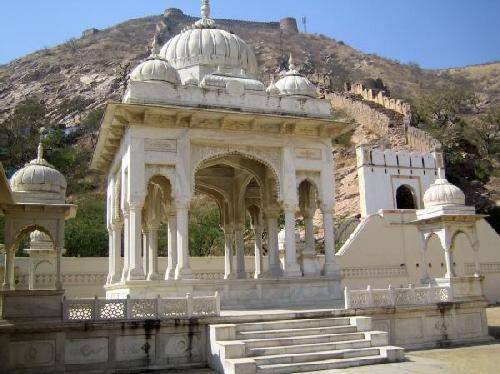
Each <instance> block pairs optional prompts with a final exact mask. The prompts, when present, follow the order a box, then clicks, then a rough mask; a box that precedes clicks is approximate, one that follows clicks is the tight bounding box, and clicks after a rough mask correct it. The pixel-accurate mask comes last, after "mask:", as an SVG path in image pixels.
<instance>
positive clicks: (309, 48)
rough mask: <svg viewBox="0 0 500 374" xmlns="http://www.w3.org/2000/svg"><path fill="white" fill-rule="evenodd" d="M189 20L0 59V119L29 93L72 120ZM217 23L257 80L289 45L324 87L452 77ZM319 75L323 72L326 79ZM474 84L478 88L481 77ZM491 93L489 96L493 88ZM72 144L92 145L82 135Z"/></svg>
mask: <svg viewBox="0 0 500 374" xmlns="http://www.w3.org/2000/svg"><path fill="white" fill-rule="evenodd" d="M195 20H196V18H195V17H190V16H188V15H185V14H184V13H183V12H182V11H181V10H179V9H167V10H166V11H165V12H164V14H162V15H157V16H152V17H146V18H140V19H134V20H130V21H127V22H124V23H121V24H119V25H116V26H113V27H110V28H108V29H105V30H97V29H89V30H86V31H85V32H84V33H83V35H82V37H81V38H78V39H72V40H69V41H67V42H66V43H64V44H62V45H59V46H56V47H54V48H50V49H44V50H40V51H38V52H35V53H33V54H30V55H28V56H25V57H22V58H19V59H17V60H14V61H12V62H11V63H9V64H7V65H4V66H2V67H0V126H1V123H2V121H3V120H5V119H6V118H7V117H8V116H9V115H10V114H11V113H12V111H13V110H14V108H15V107H16V105H18V104H19V103H20V102H22V101H23V100H25V99H26V98H29V97H36V98H38V99H39V100H41V101H43V103H44V105H45V106H46V107H47V108H48V117H49V118H48V119H49V120H50V121H52V122H53V123H61V124H63V125H65V126H66V127H71V126H75V125H78V124H79V123H80V122H81V121H82V119H83V118H85V116H86V114H87V113H88V112H89V111H91V110H92V109H95V108H97V107H102V106H103V105H104V104H105V103H106V102H107V101H109V100H114V101H118V100H120V99H121V96H122V95H123V92H124V89H125V86H126V82H127V78H128V75H129V73H130V71H131V69H132V68H133V67H135V66H136V65H137V64H139V63H140V61H141V60H143V59H144V58H146V57H147V56H148V55H149V45H150V44H151V40H152V38H153V35H155V33H156V32H157V31H158V30H160V31H161V33H160V35H159V37H160V42H161V43H164V42H166V41H167V40H168V39H169V38H171V37H172V36H174V35H175V34H177V33H178V32H179V31H180V30H181V29H182V28H183V27H185V26H187V25H189V24H191V23H193V22H194V21H195ZM217 23H218V24H219V25H220V26H221V27H222V28H224V29H227V30H229V31H232V32H234V33H236V34H238V35H239V36H240V37H241V38H242V39H244V40H245V41H247V42H248V43H249V44H250V45H251V46H252V47H253V48H254V50H255V53H256V56H257V60H258V63H259V67H260V75H261V76H260V79H261V80H263V81H264V82H268V81H269V80H270V78H271V75H276V74H278V72H279V71H280V70H282V69H284V68H286V67H287V55H288V54H289V53H292V54H293V56H294V59H295V60H296V63H297V65H298V66H301V72H302V73H304V74H306V75H307V76H308V77H309V78H310V80H312V81H313V82H316V83H319V85H320V86H321V87H322V88H324V89H326V90H332V89H335V88H338V87H341V86H342V84H341V83H342V82H343V81H345V80H351V81H353V80H356V79H360V78H364V77H380V78H382V79H383V80H384V83H385V84H387V85H388V86H389V87H390V88H391V91H392V94H393V96H395V97H404V98H411V97H415V96H416V95H418V94H419V93H421V92H424V91H425V90H428V89H429V88H432V87H434V88H436V87H447V86H449V85H450V84H453V82H451V83H450V75H449V74H444V73H443V71H439V72H435V71H426V70H422V69H415V67H412V66H407V65H401V64H398V63H395V62H393V61H389V60H385V59H383V58H380V57H378V56H375V55H367V54H363V53H361V52H359V51H356V50H354V49H353V48H351V47H349V46H347V45H345V44H344V43H342V42H337V41H335V40H334V39H330V38H327V37H325V36H322V35H311V34H303V33H298V32H296V30H291V29H290V28H286V27H285V28H283V27H281V28H280V22H268V23H265V22H247V21H238V20H217ZM476 70H477V69H476ZM476 70H475V71H474V74H472V73H468V71H467V70H463V71H460V70H458V69H455V70H454V71H453V74H452V76H455V77H456V76H460V81H461V82H462V81H463V80H464V79H465V80H469V82H472V84H474V82H475V81H474V79H476V77H480V78H481V81H484V79H486V77H485V74H486V75H487V74H489V73H488V72H490V73H491V72H493V73H495V72H496V71H497V70H496V69H494V68H491V67H489V68H488V69H487V72H485V73H482V74H479V73H478V72H477V71H476ZM318 77H323V78H322V79H321V80H319V79H318ZM325 77H328V79H327V80H326V81H325V79H324V78H325ZM493 78H495V77H493ZM493 78H492V79H493ZM477 87H479V89H485V87H484V85H483V86H481V85H478V86H477ZM492 92H493V93H495V92H496V91H494V90H493V91H491V90H489V91H488V90H485V92H484V95H486V96H487V97H490V99H491V98H492V97H493V96H491V95H492ZM491 100H493V101H494V100H496V96H494V97H493V99H491ZM335 105H337V104H335ZM340 109H345V108H340ZM394 120H395V121H398V120H399V117H398V116H395V119H394ZM366 122H367V123H368V122H369V120H367V121H366ZM367 123H364V124H363V123H362V124H361V125H360V126H359V128H358V129H357V130H356V132H355V133H354V135H353V136H352V144H350V145H348V146H339V147H337V149H336V151H335V160H336V164H337V171H336V176H337V200H338V203H337V214H339V215H342V216H345V215H355V214H357V211H358V193H357V180H356V178H357V177H356V168H355V156H354V145H355V144H359V143H360V142H363V143H366V142H373V143H375V142H379V141H380V136H379V135H377V134H375V133H374V132H373V131H371V129H370V128H369V126H367ZM89 131H90V130H89ZM87 135H88V134H87ZM383 141H385V142H386V143H387V141H386V140H383ZM79 144H80V146H82V147H89V148H90V147H92V142H89V141H82V142H80V143H79ZM387 145H391V146H401V145H402V138H401V137H400V136H395V137H394V138H391V139H389V144H387Z"/></svg>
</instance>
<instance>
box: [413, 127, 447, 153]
mask: <svg viewBox="0 0 500 374" xmlns="http://www.w3.org/2000/svg"><path fill="white" fill-rule="evenodd" d="M406 140H407V142H408V145H409V146H410V147H411V148H412V149H414V150H416V151H420V152H432V151H435V150H440V149H441V147H442V145H441V143H440V142H439V141H438V140H437V139H435V138H434V137H432V136H431V135H429V133H428V132H426V131H424V130H421V129H419V128H417V127H413V126H408V128H407V129H406Z"/></svg>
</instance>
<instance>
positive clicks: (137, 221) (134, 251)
mask: <svg viewBox="0 0 500 374" xmlns="http://www.w3.org/2000/svg"><path fill="white" fill-rule="evenodd" d="M129 210H130V212H129V213H130V218H129V226H130V240H129V269H128V276H127V280H136V279H144V277H145V274H144V269H143V267H142V263H141V249H142V243H141V242H142V204H140V203H130V208H129Z"/></svg>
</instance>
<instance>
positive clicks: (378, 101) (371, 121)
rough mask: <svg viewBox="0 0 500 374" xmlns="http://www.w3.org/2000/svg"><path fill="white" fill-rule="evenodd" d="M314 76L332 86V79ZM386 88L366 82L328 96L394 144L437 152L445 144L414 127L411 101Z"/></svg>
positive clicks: (394, 145) (347, 86)
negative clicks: (392, 93)
mask: <svg viewBox="0 0 500 374" xmlns="http://www.w3.org/2000/svg"><path fill="white" fill-rule="evenodd" d="M311 79H312V80H313V81H314V82H316V83H317V84H319V85H321V86H323V87H330V86H331V78H330V77H329V76H325V75H321V74H313V76H312V77H311ZM380 85H382V88H369V87H365V86H364V85H363V84H362V83H359V82H358V83H354V84H352V85H351V84H346V85H345V90H344V92H342V93H338V92H331V93H326V94H325V96H326V98H327V99H329V100H330V102H331V103H332V106H333V107H334V108H338V109H341V110H343V111H344V112H345V113H346V114H347V115H349V116H350V117H352V118H353V119H354V120H356V122H358V123H360V124H361V125H363V126H366V127H367V128H368V129H370V131H372V132H374V133H375V134H377V135H378V136H380V137H388V138H389V140H390V143H391V146H392V147H403V146H405V147H406V148H408V149H411V150H415V151H419V152H434V151H436V150H440V149H441V143H440V142H439V141H438V140H436V139H434V138H433V137H432V136H431V135H430V134H429V133H427V132H425V131H423V130H421V129H419V128H417V127H413V126H411V118H412V114H411V106H410V104H408V103H406V102H404V101H402V100H400V99H394V98H391V97H390V94H389V91H388V89H387V88H386V87H384V86H383V84H382V83H381V82H380Z"/></svg>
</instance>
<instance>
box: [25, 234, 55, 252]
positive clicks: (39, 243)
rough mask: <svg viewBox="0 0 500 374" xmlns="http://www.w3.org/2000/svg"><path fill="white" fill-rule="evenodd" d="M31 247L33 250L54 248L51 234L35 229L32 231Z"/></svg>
mask: <svg viewBox="0 0 500 374" xmlns="http://www.w3.org/2000/svg"><path fill="white" fill-rule="evenodd" d="M30 249H31V250H53V249H54V245H53V244H52V239H50V236H48V235H47V234H45V233H43V232H42V231H39V230H35V231H32V232H31V233H30Z"/></svg>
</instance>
